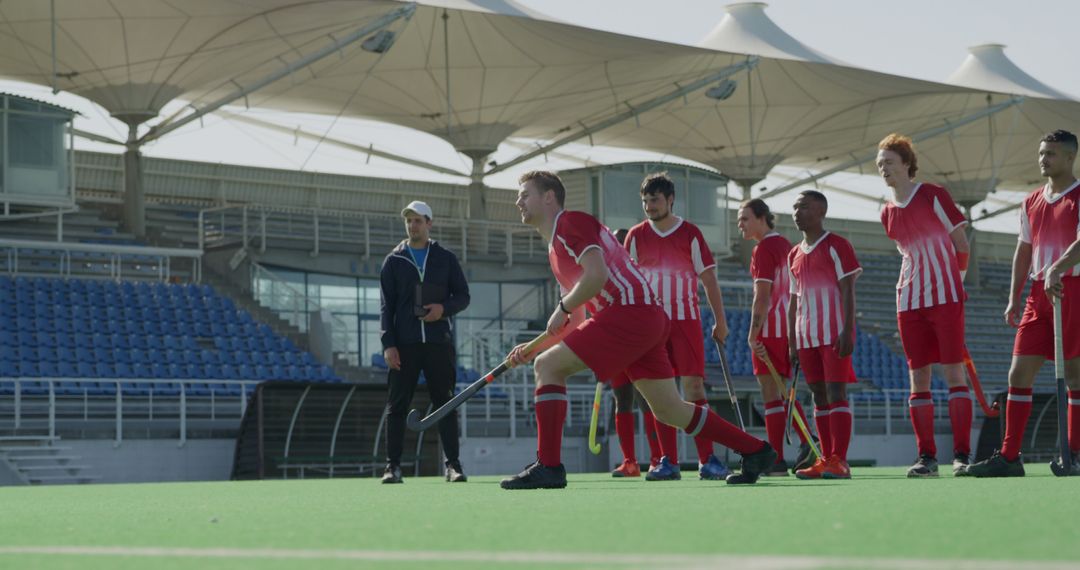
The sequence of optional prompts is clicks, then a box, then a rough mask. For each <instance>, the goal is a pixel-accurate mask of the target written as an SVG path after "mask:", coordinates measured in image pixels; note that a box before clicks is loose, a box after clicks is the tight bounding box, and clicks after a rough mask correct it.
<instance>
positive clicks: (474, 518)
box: [0, 465, 1080, 570]
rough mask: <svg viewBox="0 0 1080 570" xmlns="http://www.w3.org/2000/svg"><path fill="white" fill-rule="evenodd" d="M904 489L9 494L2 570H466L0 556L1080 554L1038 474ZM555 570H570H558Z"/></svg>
mask: <svg viewBox="0 0 1080 570" xmlns="http://www.w3.org/2000/svg"><path fill="white" fill-rule="evenodd" d="M903 474H904V470H903V469H900V468H861V469H855V470H854V477H855V478H854V479H853V480H851V481H798V480H795V479H794V478H791V477H787V478H770V479H763V480H762V482H761V483H759V484H758V485H754V486H747V487H732V486H728V485H726V484H724V483H723V482H711V481H709V482H706V481H698V480H696V479H691V478H689V477H688V478H687V479H686V480H683V481H678V482H654V483H649V482H645V481H644V480H642V479H612V478H611V477H610V476H608V475H606V474H585V475H571V477H570V484H569V486H568V487H567V488H566V489H564V490H550V491H504V490H502V489H500V488H499V486H498V479H499V478H497V477H473V478H472V479H471V480H470V481H469V482H468V483H465V484H456V485H451V484H448V483H445V482H443V481H442V480H441V479H436V478H419V479H417V478H407V479H406V482H405V484H403V485H381V484H379V481H378V480H375V479H335V480H307V481H260V482H211V483H161V484H139V485H82V486H53V487H6V488H2V489H0V508H2V509H3V516H2V518H0V520H2V522H0V568H89V567H103V568H104V567H107V568H153V569H154V570H164V569H168V568H260V569H272V568H295V567H320V568H348V567H353V568H355V567H358V566H364V565H367V566H369V567H371V566H378V567H380V568H385V567H398V568H471V567H477V566H478V564H477V563H476V562H460V561H459V562H451V563H441V562H439V561H422V560H418V561H407V560H406V561H382V562H378V563H374V562H365V563H362V564H361V563H357V562H356V561H342V560H318V561H317V564H316V563H314V562H311V563H305V561H302V560H301V561H297V560H275V559H273V558H272V557H271V558H265V557H263V558H259V557H252V558H245V557H243V556H240V557H239V558H230V559H205V558H190V557H187V558H185V557H173V556H156V557H154V558H153V559H152V560H151V559H148V558H141V557H131V556H114V555H109V556H87V555H81V556H75V555H63V554H12V553H3V548H4V547H12V546H68V547H71V546H99V547H100V546H123V547H185V548H238V549H266V548H273V549H304V550H318V551H325V550H350V551H407V552H432V551H480V552H515V553H522V552H524V553H534V552H535V553H551V552H556V553H595V554H605V555H610V554H631V555H632V554H653V555H656V554H666V553H671V554H690V555H705V554H722V555H793V556H815V557H855V558H874V559H878V558H884V559H934V560H958V559H982V560H993V561H1001V560H1003V559H1012V560H1061V559H1062V557H1063V555H1067V553H1069V552H1078V551H1077V550H1076V544H1077V542H1076V541H1077V537H1078V530H1077V527H1076V524H1075V523H1076V512H1077V505H1078V504H1080V478H1055V477H1053V476H1051V475H1050V474H1049V471H1048V469H1046V467H1045V466H1041V465H1034V466H1030V467H1029V475H1028V477H1026V478H1023V479H990V480H976V479H954V478H953V477H951V476H950V475H947V474H943V475H942V477H940V478H938V479H931V480H909V479H906V478H904V476H903ZM688 475H689V474H688ZM1078 556H1080V554H1078ZM309 562H310V561H309ZM480 565H481V566H486V567H494V566H506V565H507V564H506V563H500V564H495V563H491V564H486V565H485V564H480ZM511 566H512V567H514V568H532V567H536V568H540V567H551V564H529V563H514V564H512V565H511ZM568 566H573V564H568V565H565V566H561V567H568ZM589 566H590V567H608V566H604V565H603V564H599V565H598V564H590V565H589ZM612 566H618V565H612ZM623 567H625V565H624V566H623Z"/></svg>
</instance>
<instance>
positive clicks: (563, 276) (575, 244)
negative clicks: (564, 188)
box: [548, 210, 659, 315]
mask: <svg viewBox="0 0 1080 570" xmlns="http://www.w3.org/2000/svg"><path fill="white" fill-rule="evenodd" d="M553 230H554V231H553V232H552V236H551V243H549V244H548V262H550V263H551V271H552V272H553V273H554V274H555V279H556V280H557V281H558V282H559V285H560V286H561V287H562V290H563V293H565V292H567V291H569V290H570V289H572V288H573V287H574V285H576V284H577V282H578V281H579V280H580V279H581V275H582V273H584V269H582V267H581V265H579V263H580V260H581V256H582V255H583V254H584V253H585V252H586V251H588V250H590V249H593V248H596V249H598V250H600V252H601V253H603V255H604V263H605V264H606V265H607V268H608V280H607V282H606V283H604V287H603V289H601V290H600V293H599V294H597V295H596V296H595V297H593V298H592V299H590V300H589V301H588V303H587V308H588V309H589V311H590V312H591V313H592V314H594V315H595V314H596V313H598V312H600V311H601V310H603V309H604V308H606V307H609V306H611V305H656V304H659V303H658V300H657V298H656V295H655V294H654V293H653V291H652V289H651V288H650V287H649V282H648V281H647V280H646V279H645V274H644V273H643V272H642V271H641V269H639V268H638V266H637V264H636V263H634V260H632V259H630V255H629V254H628V253H627V252H626V250H625V249H623V246H622V244H620V243H619V240H617V239H615V236H614V235H612V234H611V232H610V231H608V229H607V228H606V227H604V226H603V224H601V223H600V222H599V221H598V220H597V219H596V218H594V217H592V216H590V215H589V214H586V213H585V212H568V211H565V210H564V211H562V212H559V214H558V215H557V216H555V224H554V228H553Z"/></svg>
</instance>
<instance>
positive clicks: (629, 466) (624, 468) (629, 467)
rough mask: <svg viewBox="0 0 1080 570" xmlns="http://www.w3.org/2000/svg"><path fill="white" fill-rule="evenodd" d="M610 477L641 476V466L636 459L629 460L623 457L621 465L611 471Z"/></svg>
mask: <svg viewBox="0 0 1080 570" xmlns="http://www.w3.org/2000/svg"><path fill="white" fill-rule="evenodd" d="M611 476H612V477H641V467H638V464H637V461H631V460H629V459H623V462H622V464H621V465H619V466H618V467H616V468H615V469H614V470H612V472H611Z"/></svg>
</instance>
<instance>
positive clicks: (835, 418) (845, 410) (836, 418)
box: [829, 400, 851, 461]
mask: <svg viewBox="0 0 1080 570" xmlns="http://www.w3.org/2000/svg"><path fill="white" fill-rule="evenodd" d="M829 408H830V409H829V431H830V432H831V433H830V434H829V435H830V437H831V439H832V455H838V456H840V460H841V461H847V450H848V445H850V444H851V406H849V405H848V401H847V400H840V401H838V402H833V403H832V404H829ZM830 457H831V456H830Z"/></svg>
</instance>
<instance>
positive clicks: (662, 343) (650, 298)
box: [501, 171, 776, 489]
mask: <svg viewBox="0 0 1080 570" xmlns="http://www.w3.org/2000/svg"><path fill="white" fill-rule="evenodd" d="M520 183H521V189H520V191H519V192H518V199H517V207H518V209H519V210H520V211H521V220H522V222H524V223H525V224H528V225H530V226H533V227H534V228H536V230H537V231H538V232H539V233H540V235H541V236H543V237H544V238H545V239H546V240H547V242H548V261H549V262H550V264H551V270H552V272H553V273H554V274H555V278H556V280H557V281H558V282H559V285H560V287H561V289H562V291H563V296H562V299H561V300H560V301H559V304H558V307H556V308H555V310H554V311H553V312H552V314H551V317H550V318H549V319H548V325H547V332H548V334H550V335H552V336H553V338H552V339H550V340H549V342H548V343H547V346H546V347H544V348H542V352H540V354H539V356H536V357H535V363H534V364H533V371H534V373H535V375H536V428H537V453H536V455H537V458H536V459H537V460H536V462H535V463H532V464H531V465H529V466H527V467H526V468H525V469H524V470H523V471H522V472H521V473H519V474H517V475H515V476H513V477H509V478H507V479H504V480H503V481H502V482H501V486H502V488H504V489H543V488H562V487H565V486H566V470H565V468H564V467H563V465H562V457H561V455H562V454H561V451H562V428H563V423H564V422H565V421H566V408H567V397H566V378H567V377H568V376H570V375H571V374H574V373H576V372H579V371H581V370H584V369H586V368H589V369H592V371H593V372H594V373H595V374H596V375H597V377H599V378H612V377H614V375H615V374H617V373H618V372H620V371H625V372H626V374H627V375H628V376H629V377H630V380H631V381H632V382H634V386H635V388H637V390H638V391H639V392H641V395H642V396H644V397H645V400H646V401H647V402H648V403H649V407H650V408H651V409H652V410H653V413H654V414H655V415H656V418H657V419H658V420H660V421H661V422H664V423H665V424H667V425H672V426H676V427H678V428H680V429H684V430H686V432H687V433H689V434H690V435H692V436H694V435H698V434H701V435H704V436H706V437H708V438H709V439H710V440H711V441H715V442H717V443H720V444H721V445H724V446H726V447H729V448H731V449H733V450H734V451H736V452H738V453H740V454H742V455H743V463H742V473H739V474H736V475H731V476H730V477H729V478H728V480H727V481H728V483H729V484H738V483H755V482H757V479H758V477H759V476H760V475H761V473H762V472H764V471H765V470H766V469H768V467H769V466H770V465H772V464H773V461H775V459H776V452H775V451H773V449H772V447H771V446H769V444H768V443H766V442H764V441H761V440H760V439H757V438H756V437H753V436H751V435H749V434H747V433H746V432H744V431H742V430H740V429H739V428H737V427H735V426H733V425H731V423H729V422H727V421H725V420H724V419H723V418H721V417H720V416H718V415H716V413H714V412H713V411H711V410H709V409H708V408H706V407H704V406H697V405H694V404H691V403H689V402H686V401H683V399H682V398H681V397H680V396H679V391H678V390H677V389H676V387H675V379H674V377H673V374H672V369H671V362H670V361H669V360H668V355H667V349H666V344H667V339H668V332H669V330H670V327H671V325H670V322H669V321H668V318H667V315H666V314H664V309H663V307H662V306H661V305H660V303H661V300H660V299H659V298H658V297H657V295H656V294H655V292H654V291H653V289H652V287H650V285H649V283H648V281H647V280H646V279H645V276H644V274H643V273H642V272H641V269H640V268H639V267H638V266H637V264H636V263H634V261H633V260H632V259H630V255H629V254H628V253H627V251H626V249H624V248H623V246H622V245H621V244H619V242H618V240H616V239H615V236H613V235H611V232H610V231H608V230H607V228H605V227H604V226H603V225H602V224H600V222H599V221H597V219H596V218H594V217H592V216H590V215H589V214H586V213H584V212H573V211H565V210H563V204H564V203H565V200H566V190H565V188H564V186H563V184H562V181H561V180H560V179H559V177H558V176H556V175H555V174H553V173H550V172H541V171H534V172H529V173H526V174H525V175H523V176H522V177H521V179H520ZM586 306H588V308H589V312H590V314H591V316H590V317H589V319H588V320H586V321H585V322H583V323H581V324H580V325H576V326H575V325H574V324H573V323H572V321H571V315H574V314H575V313H576V314H580V313H581V312H582V310H583V309H584V308H585V307H586ZM525 346H526V345H524V344H522V345H519V346H517V347H515V348H514V349H513V350H512V351H511V352H510V355H509V358H510V360H511V361H512V362H513V363H515V364H523V363H525V362H528V361H529V360H530V359H531V358H532V355H531V354H526V353H525Z"/></svg>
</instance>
